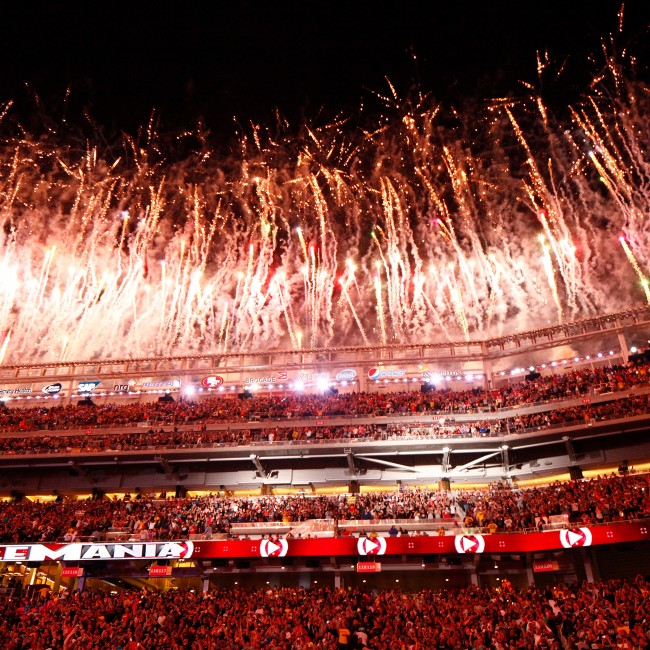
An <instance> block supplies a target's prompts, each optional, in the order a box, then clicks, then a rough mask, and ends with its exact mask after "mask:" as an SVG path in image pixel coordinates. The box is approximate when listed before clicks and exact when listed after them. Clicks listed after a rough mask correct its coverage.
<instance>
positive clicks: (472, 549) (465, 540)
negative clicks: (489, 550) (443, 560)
mask: <svg viewBox="0 0 650 650" xmlns="http://www.w3.org/2000/svg"><path fill="white" fill-rule="evenodd" d="M454 546H455V547H456V551H458V553H483V551H484V550H485V539H484V538H483V535H456V538H455V539H454Z"/></svg>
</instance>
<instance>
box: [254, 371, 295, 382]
mask: <svg viewBox="0 0 650 650" xmlns="http://www.w3.org/2000/svg"><path fill="white" fill-rule="evenodd" d="M287 379H289V373H288V372H287V371H286V370H278V371H277V372H276V373H275V375H271V376H270V377H246V379H244V383H245V384H274V383H275V382H276V381H287Z"/></svg>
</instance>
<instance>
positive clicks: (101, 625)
mask: <svg viewBox="0 0 650 650" xmlns="http://www.w3.org/2000/svg"><path fill="white" fill-rule="evenodd" d="M649 617H650V584H649V583H648V582H647V580H645V579H644V578H642V577H640V576H639V577H637V578H636V579H634V580H631V581H623V580H609V581H603V582H597V583H582V584H577V583H575V584H572V585H556V586H554V587H553V588H547V589H541V588H534V587H529V588H526V589H522V590H517V589H514V588H512V587H500V588H490V587H483V588H482V587H475V586H470V587H465V588H461V589H456V590H453V591H450V590H447V589H444V590H443V589H440V590H423V591H418V592H415V593H406V592H403V591H400V590H382V591H376V592H369V591H365V590H362V589H359V588H349V589H333V588H312V589H304V588H292V587H275V588H266V589H257V590H253V591H245V590H242V589H232V590H230V589H225V588H218V589H214V590H211V591H208V592H205V593H195V592H193V591H168V592H165V593H157V592H149V591H144V590H143V591H139V592H136V591H126V592H122V593H119V594H106V593H101V592H99V593H93V592H72V593H68V592H64V593H63V594H62V595H53V594H50V593H48V592H47V590H42V593H39V595H38V597H37V598H33V599H30V598H28V597H26V596H25V597H14V598H1V599H0V644H1V645H2V647H3V648H6V649H7V650H48V649H51V650H54V649H59V648H60V649H63V650H70V649H71V648H84V649H88V650H101V649H105V648H111V649H112V650H137V649H143V650H153V649H154V648H168V649H169V650H184V649H188V648H192V649H196V650H233V649H235V648H237V649H239V650H259V649H261V648H264V649H268V650H306V649H309V648H312V649H315V648H321V649H323V650H335V649H336V650H341V649H345V648H349V649H350V650H363V649H368V650H432V649H447V650H451V649H456V648H467V649H471V650H488V649H489V650H511V649H526V650H529V649H530V650H533V649H534V650H558V649H560V650H594V649H595V650H599V649H605V648H622V649H623V650H633V649H637V648H638V649H643V648H648V647H650V625H648V618H649Z"/></svg>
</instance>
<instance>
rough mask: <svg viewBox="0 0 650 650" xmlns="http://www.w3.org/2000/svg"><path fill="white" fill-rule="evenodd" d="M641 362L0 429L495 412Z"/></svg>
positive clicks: (7, 415) (123, 408)
mask: <svg viewBox="0 0 650 650" xmlns="http://www.w3.org/2000/svg"><path fill="white" fill-rule="evenodd" d="M647 371H648V367H647V366H646V365H641V366H638V365H630V366H626V367H624V366H616V365H612V366H602V367H598V368H592V369H580V370H572V371H567V372H565V373H563V374H559V373H557V374H548V375H541V376H539V377H537V378H536V379H534V380H531V381H528V380H526V381H521V382H516V383H512V384H507V385H504V386H501V387H498V388H494V389H491V390H485V389H483V388H478V387H475V388H471V389H466V390H451V389H448V388H446V389H445V388H440V389H435V388H433V389H432V390H429V391H427V392H418V391H401V392H391V393H381V392H350V393H340V394H338V395H329V394H307V393H296V392H287V393H282V394H280V393H277V394H269V395H259V394H257V395H253V396H251V397H248V398H241V397H239V396H237V395H218V394H214V393H210V394H206V395H205V396H203V397H201V398H197V399H193V400H191V401H188V400H187V399H183V400H178V401H171V402H160V401H156V402H151V401H139V402H137V403H133V402H131V403H113V402H111V403H103V404H99V403H98V404H96V405H93V406H83V405H82V406H80V405H72V404H69V405H54V406H47V407H46V406H37V407H25V406H23V405H22V403H21V405H17V402H15V401H13V400H12V401H9V402H7V403H6V406H5V408H4V409H3V410H0V431H5V432H10V431H34V430H66V429H74V428H80V427H93V428H95V427H97V428H105V427H126V426H135V425H137V424H138V423H141V422H150V423H156V424H158V425H160V424H162V425H185V424H195V423H202V424H214V423H223V422H246V421H249V420H251V419H264V420H278V419H280V420H286V419H294V420H295V419H298V418H311V417H313V418H319V417H331V416H350V417H354V416H361V415H366V416H367V415H375V416H376V415H409V414H411V415H413V414H418V413H422V414H432V413H435V414H441V415H449V416H453V415H454V414H462V413H481V412H494V411H498V410H499V409H510V408H512V407H514V406H521V405H525V404H531V403H548V402H558V401H562V400H566V399H570V398H576V397H584V396H591V395H596V394H603V393H615V392H620V391H625V390H628V389H630V388H633V387H635V386H640V385H644V384H647V383H648V381H649V379H650V377H649V376H648V372H647Z"/></svg>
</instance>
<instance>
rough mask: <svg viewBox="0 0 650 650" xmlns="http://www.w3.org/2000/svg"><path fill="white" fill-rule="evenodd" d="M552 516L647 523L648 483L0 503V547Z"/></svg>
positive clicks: (604, 480) (494, 526)
mask: <svg viewBox="0 0 650 650" xmlns="http://www.w3.org/2000/svg"><path fill="white" fill-rule="evenodd" d="M553 515H566V518H567V520H568V521H570V522H575V523H576V524H580V525H590V524H597V523H606V522H616V521H624V520H631V519H641V518H645V517H649V516H650V496H649V490H648V480H647V476H646V475H641V474H634V473H632V474H629V475H611V476H603V477H598V478H596V479H591V480H586V479H585V480H579V481H569V482H555V483H552V484H550V485H547V486H540V487H532V488H523V489H516V488H512V487H510V486H506V485H505V484H502V483H498V484H494V485H491V486H490V487H489V488H486V489H482V490H471V491H469V490H453V491H445V490H437V489H436V490H433V489H426V488H413V489H406V490H402V491H395V490H393V491H390V492H373V493H362V494H358V495H347V494H341V495H311V494H297V495H277V496H251V497H231V496H225V495H209V496H201V497H188V498H167V497H166V496H164V495H163V496H162V497H161V496H160V495H158V496H157V497H156V496H155V495H154V496H152V497H150V496H143V495H141V494H140V495H136V496H135V497H133V496H131V495H127V496H125V497H124V498H123V499H117V498H114V499H108V498H104V499H94V500H93V499H87V500H73V499H61V500H59V501H56V502H52V501H48V502H39V501H30V500H22V501H20V502H17V503H10V502H3V503H0V542H1V543H26V542H32V543H33V542H49V541H65V542H73V541H78V540H88V539H96V540H99V539H105V537H106V534H107V533H108V532H109V531H111V530H120V531H124V532H126V533H127V534H128V535H129V537H130V538H131V539H136V540H142V541H154V540H170V539H187V538H188V537H190V536H192V535H204V536H208V537H209V536H211V535H212V534H216V533H226V534H228V533H230V532H231V528H232V527H233V525H236V524H241V523H265V522H284V523H285V524H288V525H290V524H294V523H296V522H303V521H307V520H313V519H326V520H333V521H336V522H341V521H350V520H354V521H360V522H362V523H363V525H364V528H365V529H366V530H372V524H373V522H375V523H379V522H382V521H386V520H402V521H418V522H420V523H422V524H426V525H425V526H424V528H425V529H428V530H429V531H431V532H433V531H435V530H437V529H438V528H439V527H440V524H441V523H442V522H449V521H455V522H457V524H458V525H459V526H464V527H466V528H477V529H480V530H481V531H482V532H513V531H521V530H528V529H534V528H536V527H539V526H542V525H545V524H547V523H549V522H550V517H552V516H553ZM254 530H255V529H254V527H253V528H252V534H254ZM333 530H334V531H335V532H334V534H344V531H345V529H342V528H341V527H338V526H334V527H333Z"/></svg>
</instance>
